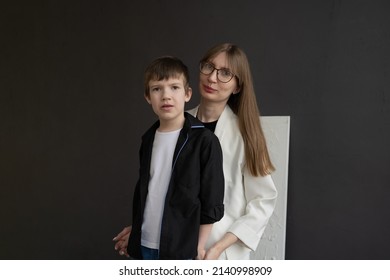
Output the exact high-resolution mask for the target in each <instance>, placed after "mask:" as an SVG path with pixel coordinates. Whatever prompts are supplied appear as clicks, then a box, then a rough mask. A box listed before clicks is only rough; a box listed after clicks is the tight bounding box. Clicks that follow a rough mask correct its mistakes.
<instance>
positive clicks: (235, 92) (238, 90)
mask: <svg viewBox="0 0 390 280" xmlns="http://www.w3.org/2000/svg"><path fill="white" fill-rule="evenodd" d="M240 90H241V89H240V88H236V89H235V90H234V91H233V93H232V94H237V93H239V92H240Z"/></svg>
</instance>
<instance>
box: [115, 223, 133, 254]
mask: <svg viewBox="0 0 390 280" xmlns="http://www.w3.org/2000/svg"><path fill="white" fill-rule="evenodd" d="M130 233H131V226H128V227H125V228H124V229H123V230H122V231H121V232H120V233H119V234H118V235H117V236H115V237H114V238H113V239H112V241H114V242H115V247H114V248H115V250H116V251H119V255H121V256H126V257H130V256H129V254H128V253H127V245H128V243H129V236H130Z"/></svg>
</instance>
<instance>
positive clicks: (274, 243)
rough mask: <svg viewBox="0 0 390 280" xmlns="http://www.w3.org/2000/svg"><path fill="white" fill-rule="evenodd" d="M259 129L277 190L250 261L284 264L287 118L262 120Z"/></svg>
mask: <svg viewBox="0 0 390 280" xmlns="http://www.w3.org/2000/svg"><path fill="white" fill-rule="evenodd" d="M261 125H262V127H263V130H264V134H265V138H266V141H267V145H268V150H269V153H270V157H271V160H272V163H273V164H274V166H275V168H276V171H275V172H274V173H273V174H272V178H273V180H274V182H275V185H276V188H277V190H278V199H277V202H276V207H275V211H274V213H273V215H272V216H271V218H270V220H269V223H268V225H267V228H266V229H265V232H264V234H263V237H262V238H261V241H260V244H259V246H258V248H257V250H256V252H254V253H252V254H251V259H257V260H284V256H285V242H286V217H287V216H286V214H287V182H288V159H289V158H288V154H289V145H290V117H289V116H281V117H279V116H278V117H261Z"/></svg>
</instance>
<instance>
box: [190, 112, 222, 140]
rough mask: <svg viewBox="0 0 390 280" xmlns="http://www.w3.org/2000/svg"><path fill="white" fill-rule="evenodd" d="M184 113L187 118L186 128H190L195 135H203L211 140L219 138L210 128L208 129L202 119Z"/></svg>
mask: <svg viewBox="0 0 390 280" xmlns="http://www.w3.org/2000/svg"><path fill="white" fill-rule="evenodd" d="M184 115H185V118H186V122H185V124H184V129H188V130H190V131H191V132H192V135H193V136H194V137H202V136H203V137H206V138H208V139H211V140H218V137H217V136H216V135H215V134H214V133H213V132H212V131H211V130H210V129H208V128H207V127H206V126H205V125H204V124H203V123H202V122H201V121H200V120H198V119H197V118H195V117H194V116H192V115H191V114H189V113H187V112H185V113H184Z"/></svg>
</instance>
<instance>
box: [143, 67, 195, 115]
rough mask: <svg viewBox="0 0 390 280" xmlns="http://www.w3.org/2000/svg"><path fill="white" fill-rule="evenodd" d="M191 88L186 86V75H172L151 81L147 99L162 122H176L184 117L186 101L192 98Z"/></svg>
mask: <svg viewBox="0 0 390 280" xmlns="http://www.w3.org/2000/svg"><path fill="white" fill-rule="evenodd" d="M191 95H192V91H191V88H188V89H187V90H186V89H185V87H184V77H183V75H180V76H179V77H172V78H169V79H167V80H161V81H157V80H151V81H149V96H147V95H145V99H146V101H147V102H148V103H149V104H151V105H152V108H153V111H154V113H155V114H156V115H157V116H158V117H159V119H160V122H167V121H169V122H172V121H173V122H174V121H175V120H181V119H182V118H183V113H184V106H185V103H186V102H188V101H189V100H190V99H191Z"/></svg>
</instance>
